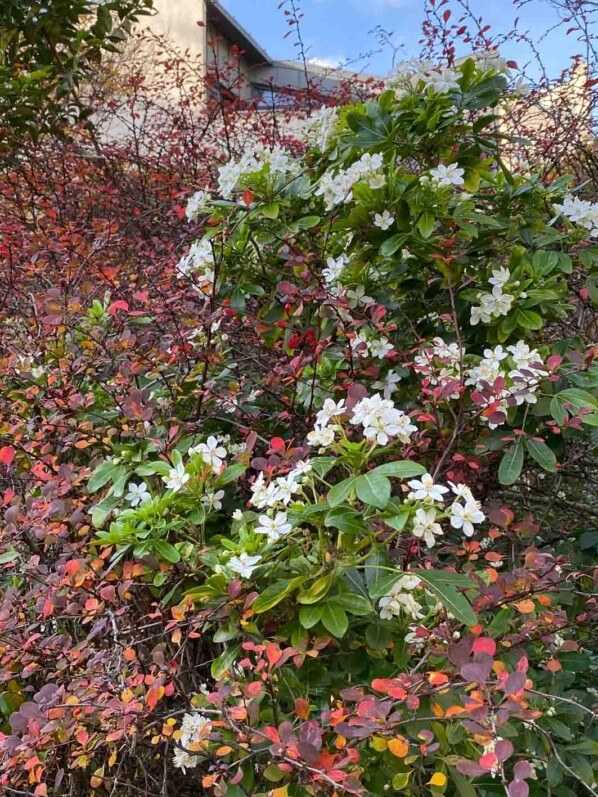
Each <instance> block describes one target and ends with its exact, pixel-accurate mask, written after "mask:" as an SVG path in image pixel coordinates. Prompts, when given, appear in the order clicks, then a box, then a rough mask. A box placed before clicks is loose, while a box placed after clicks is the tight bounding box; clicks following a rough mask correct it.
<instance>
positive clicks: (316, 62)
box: [307, 56, 346, 69]
mask: <svg viewBox="0 0 598 797" xmlns="http://www.w3.org/2000/svg"><path fill="white" fill-rule="evenodd" d="M345 60H346V59H345V58H344V57H340V58H337V57H333V58H318V57H317V56H315V57H313V58H308V59H307V63H308V64H313V66H319V67H320V68H321V69H338V67H339V66H341V64H343V63H344V62H345Z"/></svg>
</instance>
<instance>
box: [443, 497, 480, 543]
mask: <svg viewBox="0 0 598 797" xmlns="http://www.w3.org/2000/svg"><path fill="white" fill-rule="evenodd" d="M450 514H451V526H452V527H453V528H454V529H463V534H465V536H466V537H471V536H472V534H473V533H474V531H475V529H474V527H473V524H474V523H482V522H483V521H484V520H485V515H484V513H483V512H482V511H481V509H480V507H479V505H478V502H477V501H467V502H466V503H465V505H463V504H459V503H457V502H455V503H454V504H453V505H452V506H451V508H450Z"/></svg>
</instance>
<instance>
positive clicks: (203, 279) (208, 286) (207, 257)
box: [177, 238, 214, 291]
mask: <svg viewBox="0 0 598 797" xmlns="http://www.w3.org/2000/svg"><path fill="white" fill-rule="evenodd" d="M177 271H178V272H179V273H180V274H181V276H183V277H187V276H189V274H191V273H193V275H194V279H195V280H196V282H197V285H198V286H199V288H200V289H202V290H206V291H211V290H212V286H213V285H214V250H213V249H212V244H211V242H210V240H209V239H208V238H201V239H200V240H198V241H194V242H193V243H192V244H191V247H190V249H189V252H188V253H187V254H186V255H184V256H183V257H182V258H181V259H180V260H179V262H178V264H177Z"/></svg>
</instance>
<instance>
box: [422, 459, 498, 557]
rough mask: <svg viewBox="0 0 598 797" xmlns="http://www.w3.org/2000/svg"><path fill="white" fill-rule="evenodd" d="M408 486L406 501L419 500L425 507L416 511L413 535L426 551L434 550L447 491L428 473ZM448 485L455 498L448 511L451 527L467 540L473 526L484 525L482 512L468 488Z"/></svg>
mask: <svg viewBox="0 0 598 797" xmlns="http://www.w3.org/2000/svg"><path fill="white" fill-rule="evenodd" d="M407 484H408V486H409V487H410V488H411V492H410V493H409V495H408V496H407V500H409V501H421V502H423V504H424V505H423V506H420V507H418V508H417V509H416V511H415V518H414V521H413V529H412V534H413V536H414V537H419V538H420V539H423V541H424V542H425V543H426V546H427V547H428V548H433V547H434V545H435V543H436V538H437V537H440V536H442V535H443V533H444V532H443V530H442V526H441V525H440V523H438V520H439V519H441V518H440V516H441V515H442V512H443V510H444V501H445V495H446V494H447V493H449V488H448V487H445V486H444V485H442V484H436V483H435V482H434V479H433V478H432V476H431V475H430V474H429V473H425V474H424V475H423V476H422V477H421V479H412V480H411V481H409V482H407ZM449 486H450V492H451V493H452V494H453V495H454V496H455V498H454V499H453V503H452V504H451V506H450V507H449V510H448V517H449V519H450V524H451V526H452V527H453V528H454V529H462V531H463V534H465V536H466V537H471V536H472V534H473V533H474V531H475V529H474V525H475V524H477V523H482V522H483V520H484V517H485V516H484V513H483V512H482V511H481V508H480V504H479V502H478V501H476V500H475V498H474V496H473V493H472V492H471V490H470V488H469V487H467V485H465V484H453V483H452V482H449ZM461 502H462V503H461Z"/></svg>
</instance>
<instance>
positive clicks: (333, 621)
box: [322, 601, 349, 639]
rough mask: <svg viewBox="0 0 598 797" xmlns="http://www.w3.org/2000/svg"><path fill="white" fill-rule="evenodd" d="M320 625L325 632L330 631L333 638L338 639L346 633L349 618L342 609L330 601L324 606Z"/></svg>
mask: <svg viewBox="0 0 598 797" xmlns="http://www.w3.org/2000/svg"><path fill="white" fill-rule="evenodd" d="M322 625H323V626H324V628H325V629H326V630H327V631H330V633H331V634H332V635H333V636H335V637H337V638H339V639H340V638H341V637H343V636H344V635H345V634H346V633H347V628H348V627H349V618H348V617H347V614H346V612H345V611H344V609H342V608H341V607H340V606H338V605H337V604H336V603H333V602H332V601H330V602H328V603H325V604H324V610H323V612H322Z"/></svg>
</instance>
